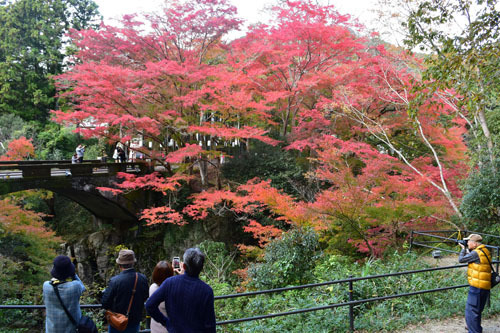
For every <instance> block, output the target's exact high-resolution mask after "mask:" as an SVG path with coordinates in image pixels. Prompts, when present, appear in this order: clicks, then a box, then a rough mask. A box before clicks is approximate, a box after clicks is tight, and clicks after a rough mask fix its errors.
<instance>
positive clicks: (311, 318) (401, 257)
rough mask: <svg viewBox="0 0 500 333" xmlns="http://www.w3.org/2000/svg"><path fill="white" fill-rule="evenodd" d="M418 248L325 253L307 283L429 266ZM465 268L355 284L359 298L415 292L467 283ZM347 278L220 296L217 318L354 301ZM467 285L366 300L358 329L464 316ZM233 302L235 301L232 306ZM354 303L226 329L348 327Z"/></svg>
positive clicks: (390, 328)
mask: <svg viewBox="0 0 500 333" xmlns="http://www.w3.org/2000/svg"><path fill="white" fill-rule="evenodd" d="M428 267H429V265H428V264H426V263H425V262H424V261H423V260H421V258H419V257H418V256H417V255H416V254H414V253H405V254H400V253H397V252H396V253H393V254H391V255H389V256H388V257H387V258H385V259H383V260H370V261H367V262H366V263H364V264H362V263H353V262H352V259H351V258H350V257H346V256H340V255H325V256H323V257H321V258H320V259H318V260H317V261H316V265H315V266H314V267H313V268H312V273H313V275H314V278H313V279H311V280H309V281H308V282H310V283H313V282H324V281H332V280H341V279H345V278H348V277H349V276H354V277H361V276H371V275H379V274H386V273H391V272H401V271H406V270H417V269H424V268H428ZM466 283H467V281H466V275H465V272H464V271H463V270H459V269H456V270H446V271H433V272H427V273H417V274H413V275H403V276H394V277H386V278H379V279H370V280H364V281H356V282H354V283H353V291H354V300H360V299H366V298H372V297H379V296H388V295H393V294H401V293H406V292H415V291H418V290H426V289H434V288H442V287H446V286H453V285H460V284H466ZM348 289H349V288H348V285H347V283H343V284H333V285H328V286H322V287H314V288H307V289H303V290H293V291H287V292H281V293H273V294H267V295H259V296H254V297H245V298H244V299H235V300H234V302H233V303H230V302H229V301H230V300H224V301H216V308H217V309H219V307H218V305H219V302H221V303H222V304H223V305H224V306H223V307H222V308H221V309H220V310H221V311H218V312H217V320H228V319H235V318H243V317H252V316H257V315H263V314H269V313H279V312H286V311H292V310H297V309H304V308H311V307H317V306H322V305H327V304H335V303H343V302H347V301H348V300H349V293H348ZM466 298H467V289H466V288H461V289H455V290H450V291H445V292H436V293H427V294H421V295H416V296H407V297H400V298H396V299H392V300H386V301H378V302H370V303H364V304H362V305H357V306H355V307H354V313H355V321H354V325H355V328H356V330H360V331H366V332H374V331H381V332H394V331H396V330H401V329H403V328H405V327H407V326H408V325H409V324H418V323H421V322H423V321H426V320H429V319H440V318H444V317H449V316H452V315H463V308H464V306H465V301H466ZM498 298H499V296H498V294H496V293H492V302H491V304H492V306H491V308H488V309H485V315H488V314H489V313H497V312H499V311H500V303H499V302H498ZM231 304H232V305H233V306H231ZM348 311H349V308H348V307H339V308H334V309H329V310H321V311H314V312H309V313H303V314H294V315H289V316H281V317H276V318H269V319H263V320H257V321H250V322H244V323H239V324H232V325H226V326H223V327H222V331H223V332H260V331H266V332H282V331H286V332H325V333H326V332H348V331H349V320H348V319H349V313H348Z"/></svg>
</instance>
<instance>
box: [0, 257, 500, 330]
mask: <svg viewBox="0 0 500 333" xmlns="http://www.w3.org/2000/svg"><path fill="white" fill-rule="evenodd" d="M494 263H498V261H494ZM465 266H467V264H460V265H454V266H442V267H433V268H424V269H419V270H410V271H403V272H394V273H387V274H378V275H369V276H361V277H349V278H346V279H341V280H332V281H326V282H321V283H313V284H306V285H300V286H291V287H285V288H276V289H269V290H260V291H254V292H247V293H239V294H229V295H221V296H216V297H215V300H216V301H217V300H222V299H229V298H235V297H248V296H255V295H260V294H268V293H275V292H283V291H288V290H297V289H305V288H312V287H320V286H326V285H331V284H340V283H349V296H350V297H349V299H350V300H349V301H347V302H343V303H335V304H328V305H323V306H318V307H312V308H305V309H296V310H292V311H288V312H280V313H271V314H265V315H260V316H254V317H247V318H238V319H231V320H225V321H219V322H216V325H227V324H235V323H240V322H245V321H252V320H260V319H266V318H273V317H278V316H286V315H293V314H298V313H305V312H312V311H319V310H324V309H331V308H337V307H343V306H349V307H350V309H351V310H352V308H353V307H354V306H355V305H359V304H364V303H369V302H376V301H384V300H389V299H394V298H399V297H406V296H414V295H419V294H426V293H431V292H440V291H445V290H450V289H458V288H464V287H467V286H468V285H467V284H462V285H456V286H447V287H442V288H436V289H426V290H420V291H414V292H409V293H402V294H394V295H387V296H380V297H373V298H366V299H361V300H353V297H352V296H353V288H352V283H353V282H356V281H363V280H371V279H377V278H385V277H391V276H400V275H412V274H416V273H425V272H431V271H438V270H448V269H455V268H460V267H465ZM101 307H102V306H101V304H82V305H81V308H84V309H86V308H87V309H97V308H101ZM44 308H45V305H0V310H1V309H25V310H36V309H44ZM349 317H350V318H349V319H350V329H351V331H354V312H353V311H350V312H349ZM140 332H149V330H148V329H146V330H142V331H140Z"/></svg>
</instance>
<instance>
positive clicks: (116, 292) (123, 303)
mask: <svg viewBox="0 0 500 333" xmlns="http://www.w3.org/2000/svg"><path fill="white" fill-rule="evenodd" d="M135 273H136V271H135V269H133V268H130V269H127V270H124V271H122V272H121V273H120V274H118V275H115V276H113V277H112V278H111V280H110V282H109V285H108V287H107V288H106V290H104V294H103V295H102V307H103V308H104V309H106V310H111V311H113V312H118V313H122V314H127V308H128V304H129V302H130V297H131V296H132V289H133V288H134V282H135ZM148 294H149V286H148V280H147V279H146V277H145V276H144V274H141V273H138V278H137V287H136V291H135V295H134V300H133V302H132V307H131V308H130V313H129V317H128V321H129V323H131V324H138V323H139V322H140V321H141V319H142V310H143V309H144V302H145V301H146V299H147V298H148Z"/></svg>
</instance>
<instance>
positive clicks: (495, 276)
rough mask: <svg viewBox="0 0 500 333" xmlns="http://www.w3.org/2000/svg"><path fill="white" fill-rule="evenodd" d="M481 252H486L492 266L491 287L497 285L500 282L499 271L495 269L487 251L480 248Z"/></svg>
mask: <svg viewBox="0 0 500 333" xmlns="http://www.w3.org/2000/svg"><path fill="white" fill-rule="evenodd" d="M480 250H481V252H483V253H484V255H485V257H486V259H487V260H488V264H490V267H491V288H493V287H494V286H496V285H497V284H499V283H500V276H499V275H498V272H495V269H494V268H493V265H492V264H491V261H490V258H488V256H487V255H486V252H484V251H483V249H480Z"/></svg>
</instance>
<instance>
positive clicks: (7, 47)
mask: <svg viewBox="0 0 500 333" xmlns="http://www.w3.org/2000/svg"><path fill="white" fill-rule="evenodd" d="M96 18H97V5H96V4H95V3H94V1H92V0H18V1H15V2H12V1H0V113H1V114H6V113H9V114H10V113H12V114H17V115H19V116H21V117H22V118H23V119H25V120H38V121H44V120H46V119H47V117H48V113H49V110H50V109H55V104H56V99H55V87H54V84H53V82H52V81H51V76H52V75H55V74H60V73H61V72H62V70H63V66H64V62H63V61H64V56H65V54H64V35H65V33H66V32H67V31H68V30H69V29H70V28H75V29H82V28H87V27H89V26H91V25H95V20H96Z"/></svg>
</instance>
